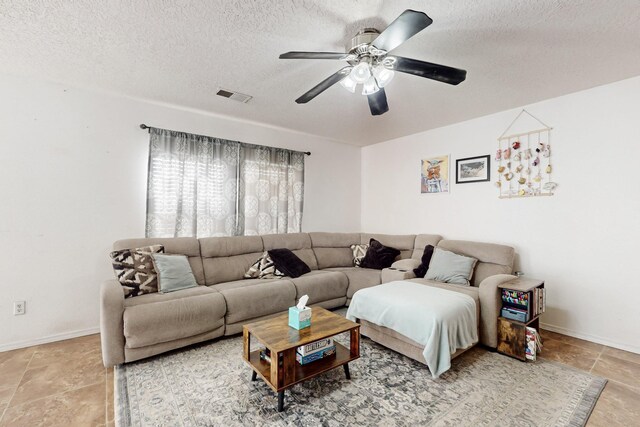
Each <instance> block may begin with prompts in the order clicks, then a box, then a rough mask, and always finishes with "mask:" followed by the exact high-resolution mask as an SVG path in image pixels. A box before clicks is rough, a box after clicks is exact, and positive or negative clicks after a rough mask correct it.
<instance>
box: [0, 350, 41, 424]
mask: <svg viewBox="0 0 640 427" xmlns="http://www.w3.org/2000/svg"><path fill="white" fill-rule="evenodd" d="M35 355H36V350H34V351H33V353H32V354H31V357H30V358H29V363H27V366H25V367H24V372H22V376H21V377H20V381H18V385H17V386H16V388H15V390H13V394H12V395H11V399H9V400H8V401H7V406H6V407H5V408H4V411H2V415H0V422H2V419H3V418H4V416H5V414H6V413H7V411H8V410H9V407H10V406H11V402H12V401H13V398H14V397H16V393H17V392H18V388H20V384H22V380H23V379H24V376H25V375H26V373H27V371H28V370H29V365H31V361H32V360H33V357H34V356H35Z"/></svg>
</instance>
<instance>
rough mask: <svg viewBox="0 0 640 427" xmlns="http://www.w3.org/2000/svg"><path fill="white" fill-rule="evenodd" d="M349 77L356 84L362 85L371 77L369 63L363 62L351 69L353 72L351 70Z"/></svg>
mask: <svg viewBox="0 0 640 427" xmlns="http://www.w3.org/2000/svg"><path fill="white" fill-rule="evenodd" d="M349 77H351V78H352V79H353V80H354V81H355V82H356V83H364V82H366V81H367V80H369V78H370V77H371V70H370V67H369V63H367V62H364V61H363V62H361V63H359V64H358V65H356V66H355V67H353V70H351V73H350V74H349Z"/></svg>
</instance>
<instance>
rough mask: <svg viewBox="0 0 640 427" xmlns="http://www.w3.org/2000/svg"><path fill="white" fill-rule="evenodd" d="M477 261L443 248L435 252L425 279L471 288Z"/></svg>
mask: <svg viewBox="0 0 640 427" xmlns="http://www.w3.org/2000/svg"><path fill="white" fill-rule="evenodd" d="M476 262H478V260H477V259H475V258H471V257H467V256H464V255H458V254H454V253H453V252H450V251H445V250H444V249H441V248H436V249H435V250H434V251H433V256H432V257H431V261H430V262H429V269H428V270H427V274H425V276H424V278H425V279H431V280H435V281H438V282H445V283H453V284H457V285H464V286H469V285H470V284H471V276H472V275H473V267H475V265H476Z"/></svg>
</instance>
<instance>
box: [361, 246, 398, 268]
mask: <svg viewBox="0 0 640 427" xmlns="http://www.w3.org/2000/svg"><path fill="white" fill-rule="evenodd" d="M399 255H400V250H398V249H396V248H392V247H390V246H385V245H383V244H382V243H380V242H379V241H377V240H376V239H371V240H370V241H369V249H367V254H366V255H365V256H364V258H362V261H360V267H363V268H374V269H377V270H382V269H383V268H388V267H391V264H393V262H394V261H395V259H396V258H397V257H398V256H399Z"/></svg>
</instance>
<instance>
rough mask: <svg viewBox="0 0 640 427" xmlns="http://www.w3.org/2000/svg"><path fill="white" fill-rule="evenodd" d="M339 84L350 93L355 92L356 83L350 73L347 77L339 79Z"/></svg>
mask: <svg viewBox="0 0 640 427" xmlns="http://www.w3.org/2000/svg"><path fill="white" fill-rule="evenodd" d="M340 84H341V85H342V87H343V88H345V89H346V90H348V91H349V92H351V93H355V91H356V86H357V85H358V83H357V82H356V81H355V80H353V79H352V78H351V76H350V75H347V77H345V78H344V79H342V80H340Z"/></svg>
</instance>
